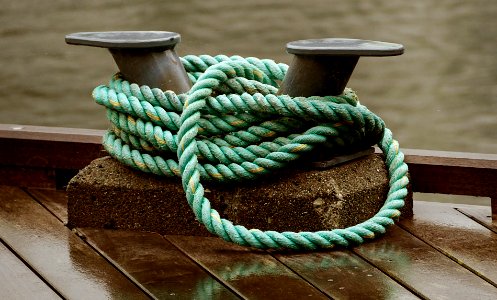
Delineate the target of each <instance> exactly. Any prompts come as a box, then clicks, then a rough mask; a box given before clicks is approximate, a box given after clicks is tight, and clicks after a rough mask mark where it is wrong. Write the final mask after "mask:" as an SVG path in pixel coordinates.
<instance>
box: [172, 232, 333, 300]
mask: <svg viewBox="0 0 497 300" xmlns="http://www.w3.org/2000/svg"><path fill="white" fill-rule="evenodd" d="M166 238H167V239H168V240H169V241H170V242H171V243H173V244H174V245H175V246H177V247H178V248H179V249H180V250H182V251H183V252H184V253H185V254H186V255H188V256H189V257H191V258H192V259H193V260H195V261H196V262H197V263H198V264H199V265H201V266H202V267H204V268H205V269H206V270H208V271H209V272H210V273H211V274H212V275H213V276H215V277H216V278H218V279H219V280H221V281H222V282H223V283H224V284H225V285H227V286H229V287H230V288H231V289H232V290H234V291H236V292H237V293H238V294H240V295H241V296H242V297H244V298H247V299H327V297H326V296H325V295H324V294H322V293H321V292H320V291H319V290H317V289H315V288H314V287H312V286H311V285H310V284H309V283H308V282H307V281H305V280H303V279H302V278H300V277H299V276H298V275H296V274H295V273H293V272H292V271H291V270H290V269H288V268H287V267H286V266H284V265H283V264H281V263H280V262H279V261H277V260H276V259H275V258H274V257H272V256H271V255H269V254H268V253H267V252H265V251H260V250H252V249H248V248H245V247H239V246H236V245H232V244H229V243H226V242H224V241H222V240H221V239H218V238H209V237H207V238H206V237H187V236H166Z"/></svg>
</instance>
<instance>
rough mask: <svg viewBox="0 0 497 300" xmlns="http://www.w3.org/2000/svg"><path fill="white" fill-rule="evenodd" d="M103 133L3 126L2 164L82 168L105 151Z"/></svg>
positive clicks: (0, 142) (0, 137) (0, 132)
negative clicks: (103, 148)
mask: <svg viewBox="0 0 497 300" xmlns="http://www.w3.org/2000/svg"><path fill="white" fill-rule="evenodd" d="M103 133H104V131H102V130H91V129H75V128H57V127H42V126H26V125H10V124H0V145H2V147H0V165H6V166H23V167H44V168H54V169H55V168H58V169H81V168H83V167H84V166H86V165H87V164H88V163H89V162H90V161H92V160H93V159H95V158H98V157H101V156H103V155H105V152H103V151H102V145H101V143H102V135H103Z"/></svg>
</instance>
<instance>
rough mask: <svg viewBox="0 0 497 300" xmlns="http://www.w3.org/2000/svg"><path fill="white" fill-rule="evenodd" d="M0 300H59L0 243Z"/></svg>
mask: <svg viewBox="0 0 497 300" xmlns="http://www.w3.org/2000/svg"><path fill="white" fill-rule="evenodd" d="M0 266H1V267H0V299H40V300H41V299H61V298H60V297H59V296H57V294H56V293H55V292H54V291H53V290H52V289H51V288H50V287H49V286H48V285H46V284H45V283H44V282H43V281H42V280H41V279H40V278H39V277H38V276H36V274H35V273H33V272H32V271H31V270H30V269H29V268H28V267H26V265H24V264H23V262H22V261H21V260H19V259H18V258H17V257H16V256H15V255H14V254H13V253H12V252H10V250H9V249H7V248H6V247H5V246H4V245H3V244H2V243H0Z"/></svg>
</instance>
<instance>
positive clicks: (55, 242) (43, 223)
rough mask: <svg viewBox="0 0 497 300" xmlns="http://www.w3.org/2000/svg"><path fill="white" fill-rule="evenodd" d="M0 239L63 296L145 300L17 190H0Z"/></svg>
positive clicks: (59, 223) (112, 269)
mask: <svg viewBox="0 0 497 300" xmlns="http://www.w3.org/2000/svg"><path fill="white" fill-rule="evenodd" d="M0 238H1V239H2V240H3V241H4V242H5V243H6V244H8V245H9V247H10V248H12V249H13V251H15V252H16V253H17V254H18V255H19V256H20V257H21V258H22V259H23V260H24V261H26V262H27V263H28V264H29V265H30V267H31V268H32V269H34V270H35V271H36V272H37V273H38V274H40V276H42V277H43V278H44V279H45V280H46V282H48V283H49V284H50V285H51V286H52V287H53V288H54V289H56V290H57V291H58V292H59V293H60V294H61V295H62V296H63V297H65V298H69V299H82V298H85V299H108V298H115V299H116V298H124V297H128V298H133V299H142V298H143V299H146V298H147V297H146V296H145V294H143V292H142V291H141V290H139V289H138V288H137V287H136V286H135V285H134V284H133V283H132V282H130V281H129V280H128V279H127V278H126V277H124V276H123V275H122V274H121V273H119V271H117V270H116V269H115V268H113V267H112V266H111V265H109V264H108V262H107V261H105V259H103V258H102V257H101V256H99V255H98V254H97V253H95V252H94V251H93V250H92V249H91V248H90V247H89V246H88V245H87V244H85V243H84V242H83V241H82V240H81V239H79V238H78V237H77V236H76V235H75V234H74V233H72V232H71V231H70V230H69V229H67V228H65V227H64V226H63V224H62V223H61V222H59V221H58V220H57V219H56V218H54V217H53V216H52V215H51V214H50V213H49V212H48V211H47V210H45V209H44V208H43V207H42V206H41V205H39V204H38V203H36V202H35V201H34V200H33V199H32V198H31V197H29V196H28V195H27V194H26V193H25V192H23V191H22V190H20V189H19V188H16V187H6V186H0Z"/></svg>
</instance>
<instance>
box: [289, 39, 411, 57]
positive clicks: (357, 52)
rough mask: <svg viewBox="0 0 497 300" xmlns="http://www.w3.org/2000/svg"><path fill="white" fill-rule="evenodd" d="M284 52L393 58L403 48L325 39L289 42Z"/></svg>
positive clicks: (399, 45) (384, 43)
mask: <svg viewBox="0 0 497 300" xmlns="http://www.w3.org/2000/svg"><path fill="white" fill-rule="evenodd" d="M286 51H287V52H288V53H291V54H297V55H342V56H346V55H350V56H394V55H401V54H402V53H404V46H403V45H401V44H394V43H386V42H378V41H369V40H358V39H345V38H327V39H310V40H300V41H294V42H290V43H288V44H286Z"/></svg>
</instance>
